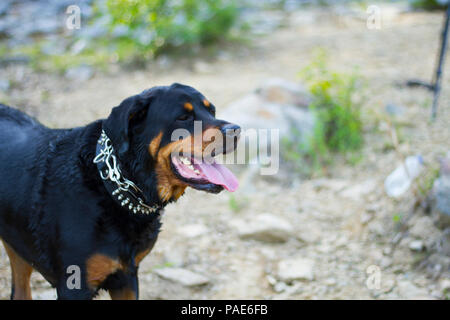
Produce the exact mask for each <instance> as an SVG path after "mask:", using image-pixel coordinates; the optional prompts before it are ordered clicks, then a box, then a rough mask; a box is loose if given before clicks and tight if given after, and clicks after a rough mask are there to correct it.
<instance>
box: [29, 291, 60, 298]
mask: <svg viewBox="0 0 450 320" xmlns="http://www.w3.org/2000/svg"><path fill="white" fill-rule="evenodd" d="M56 298H57V296H56V290H54V289H47V290H42V291H37V292H36V293H35V294H33V299H36V300H56Z"/></svg>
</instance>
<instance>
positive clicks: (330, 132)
mask: <svg viewBox="0 0 450 320" xmlns="http://www.w3.org/2000/svg"><path fill="white" fill-rule="evenodd" d="M300 76H301V77H302V78H303V80H304V81H305V82H306V83H307V85H308V87H309V90H310V92H311V93H312V96H313V101H312V103H311V105H310V109H311V110H312V112H313V113H314V114H315V117H316V122H315V125H314V129H313V133H312V135H310V136H309V137H307V139H306V141H304V139H303V142H298V141H301V140H302V139H295V138H294V139H291V140H289V141H285V145H284V147H285V149H286V150H285V155H287V159H288V160H297V161H298V160H300V159H306V160H307V161H309V163H310V164H311V165H312V167H313V169H314V170H317V169H323V168H324V167H326V166H327V165H329V164H330V163H331V161H332V156H333V155H334V154H337V153H339V154H344V155H346V156H347V161H348V162H349V163H350V164H355V163H356V162H358V161H359V160H360V159H361V156H360V154H358V153H355V152H356V151H358V150H359V149H360V148H361V147H362V145H363V125H362V119H361V101H359V100H358V98H357V91H360V90H361V88H360V86H359V84H360V81H359V77H358V76H357V75H356V73H353V74H343V73H338V72H334V71H331V70H329V68H328V66H327V55H326V53H325V52H324V51H319V52H318V53H317V54H316V55H315V58H314V59H313V61H312V62H311V63H310V64H309V65H308V66H307V67H306V68H304V69H303V70H302V71H301V72H300ZM294 137H295V133H294ZM299 163H302V162H299ZM301 167H304V166H303V164H302V165H301ZM303 170H304V169H303Z"/></svg>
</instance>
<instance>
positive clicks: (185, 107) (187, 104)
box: [184, 102, 194, 112]
mask: <svg viewBox="0 0 450 320" xmlns="http://www.w3.org/2000/svg"><path fill="white" fill-rule="evenodd" d="M184 109H186V110H187V111H189V112H191V111H192V110H194V106H193V105H192V103H190V102H186V103H185V104H184Z"/></svg>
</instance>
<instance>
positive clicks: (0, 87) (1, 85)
mask: <svg viewBox="0 0 450 320" xmlns="http://www.w3.org/2000/svg"><path fill="white" fill-rule="evenodd" d="M10 87H11V84H10V82H9V80H7V79H0V91H1V92H7V91H8V90H9V88H10Z"/></svg>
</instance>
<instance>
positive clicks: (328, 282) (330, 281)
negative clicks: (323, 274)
mask: <svg viewBox="0 0 450 320" xmlns="http://www.w3.org/2000/svg"><path fill="white" fill-rule="evenodd" d="M336 283H337V281H336V279H335V278H328V279H325V284H326V285H327V286H329V287H333V286H335V285H336Z"/></svg>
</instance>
